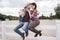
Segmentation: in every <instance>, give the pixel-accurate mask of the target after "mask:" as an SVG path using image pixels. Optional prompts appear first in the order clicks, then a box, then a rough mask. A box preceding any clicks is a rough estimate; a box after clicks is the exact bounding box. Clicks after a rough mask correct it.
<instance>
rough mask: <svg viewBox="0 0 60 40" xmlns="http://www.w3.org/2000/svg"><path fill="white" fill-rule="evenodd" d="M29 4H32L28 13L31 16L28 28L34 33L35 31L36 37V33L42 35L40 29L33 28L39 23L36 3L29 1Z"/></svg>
mask: <svg viewBox="0 0 60 40" xmlns="http://www.w3.org/2000/svg"><path fill="white" fill-rule="evenodd" d="M30 5H31V6H32V7H31V8H30V9H31V10H30V11H31V12H30V13H31V15H32V17H31V20H32V21H31V22H30V24H29V30H30V31H32V32H34V33H36V34H35V37H37V35H38V34H39V35H40V36H41V35H42V33H41V30H40V31H38V30H36V29H35V27H37V26H38V25H39V24H40V21H39V18H38V17H37V15H38V13H37V9H36V8H37V5H36V3H31V4H30Z"/></svg>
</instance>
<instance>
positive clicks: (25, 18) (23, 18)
mask: <svg viewBox="0 0 60 40" xmlns="http://www.w3.org/2000/svg"><path fill="white" fill-rule="evenodd" d="M28 11H29V4H28V5H27V6H26V7H25V8H24V9H23V10H20V12H19V18H20V19H19V21H20V23H19V24H18V26H17V27H16V28H15V29H14V31H15V32H16V33H18V34H19V35H20V36H21V37H22V38H23V40H24V39H25V37H24V33H22V32H21V31H19V29H20V28H22V27H23V30H24V31H25V33H28V25H29V21H30V13H29V12H28Z"/></svg>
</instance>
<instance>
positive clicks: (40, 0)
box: [0, 0, 60, 16]
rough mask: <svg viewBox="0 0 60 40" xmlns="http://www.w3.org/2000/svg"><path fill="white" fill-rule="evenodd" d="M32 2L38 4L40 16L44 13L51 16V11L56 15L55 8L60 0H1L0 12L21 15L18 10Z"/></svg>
mask: <svg viewBox="0 0 60 40" xmlns="http://www.w3.org/2000/svg"><path fill="white" fill-rule="evenodd" d="M32 2H35V3H36V4H37V10H38V12H39V16H41V15H42V14H44V15H45V16H49V15H50V13H53V15H55V11H54V8H55V7H57V4H60V0H0V13H2V14H6V15H13V16H19V14H18V11H19V10H20V9H22V8H24V6H25V5H26V4H27V3H32Z"/></svg>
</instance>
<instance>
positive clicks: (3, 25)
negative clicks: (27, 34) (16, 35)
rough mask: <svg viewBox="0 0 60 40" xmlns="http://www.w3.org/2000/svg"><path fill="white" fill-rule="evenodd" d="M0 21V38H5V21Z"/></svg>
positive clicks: (4, 39)
mask: <svg viewBox="0 0 60 40" xmlns="http://www.w3.org/2000/svg"><path fill="white" fill-rule="evenodd" d="M1 23H2V40H6V30H5V26H6V25H5V24H6V22H5V21H2V22H1Z"/></svg>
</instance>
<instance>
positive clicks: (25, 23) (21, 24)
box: [14, 22, 29, 37]
mask: <svg viewBox="0 0 60 40" xmlns="http://www.w3.org/2000/svg"><path fill="white" fill-rule="evenodd" d="M28 25H29V22H20V23H19V24H18V26H17V27H16V28H15V29H14V31H15V32H16V33H18V34H19V35H21V37H23V33H22V32H21V31H19V29H20V28H21V27H23V30H24V31H25V32H27V31H28Z"/></svg>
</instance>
